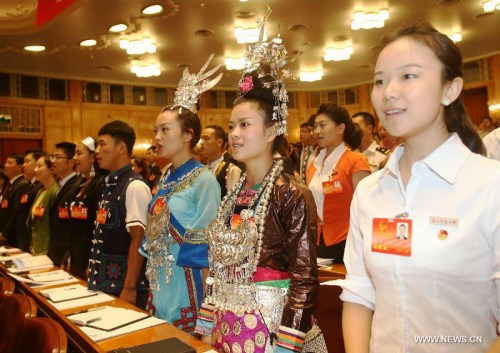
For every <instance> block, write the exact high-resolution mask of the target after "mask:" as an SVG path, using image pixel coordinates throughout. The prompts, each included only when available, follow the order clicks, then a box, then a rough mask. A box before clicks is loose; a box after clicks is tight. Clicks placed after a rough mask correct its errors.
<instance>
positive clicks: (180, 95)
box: [172, 54, 222, 113]
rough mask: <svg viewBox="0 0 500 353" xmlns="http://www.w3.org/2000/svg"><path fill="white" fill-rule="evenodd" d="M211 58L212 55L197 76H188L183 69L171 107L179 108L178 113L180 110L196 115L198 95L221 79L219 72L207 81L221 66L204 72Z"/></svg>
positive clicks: (186, 71) (187, 71) (187, 72)
mask: <svg viewBox="0 0 500 353" xmlns="http://www.w3.org/2000/svg"><path fill="white" fill-rule="evenodd" d="M213 57H214V54H212V55H210V56H209V57H208V59H207V61H206V62H205V64H204V65H203V66H202V68H201V69H200V71H199V72H198V73H197V74H190V73H189V70H188V69H187V67H186V68H185V69H184V71H183V73H182V78H181V80H180V81H179V87H177V89H176V90H175V98H174V105H173V106H172V107H174V106H179V113H181V111H182V108H184V109H188V110H190V111H192V112H193V113H196V112H197V109H196V103H197V102H198V98H199V97H200V95H201V94H202V93H203V92H206V91H208V90H209V89H210V88H212V87H214V86H215V85H216V84H217V83H218V82H219V81H220V79H221V78H222V72H221V73H219V75H217V77H215V78H214V79H212V80H209V78H210V76H212V75H213V74H214V73H215V72H216V71H217V70H219V69H220V67H221V65H222V64H220V65H217V66H216V67H214V68H213V69H211V70H210V71H208V72H205V70H206V69H207V68H208V65H209V64H210V62H211V61H212V58H213Z"/></svg>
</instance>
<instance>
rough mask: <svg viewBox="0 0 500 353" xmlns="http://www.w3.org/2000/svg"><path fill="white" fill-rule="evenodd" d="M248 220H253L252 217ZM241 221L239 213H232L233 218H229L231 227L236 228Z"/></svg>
mask: <svg viewBox="0 0 500 353" xmlns="http://www.w3.org/2000/svg"><path fill="white" fill-rule="evenodd" d="M248 220H249V221H250V222H255V219H254V218H253V217H251V218H249V219H248ZM242 222H243V218H241V216H240V215H239V214H236V213H235V214H233V218H232V219H231V229H236V228H238V226H239V225H240V224H241V223H242Z"/></svg>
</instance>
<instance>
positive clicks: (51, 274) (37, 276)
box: [26, 270, 74, 282]
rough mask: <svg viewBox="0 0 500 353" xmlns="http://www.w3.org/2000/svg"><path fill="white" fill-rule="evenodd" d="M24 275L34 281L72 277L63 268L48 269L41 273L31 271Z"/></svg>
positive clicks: (52, 280)
mask: <svg viewBox="0 0 500 353" xmlns="http://www.w3.org/2000/svg"><path fill="white" fill-rule="evenodd" d="M26 277H28V278H29V279H31V280H33V281H35V282H55V281H61V280H63V279H71V278H74V277H73V276H71V275H70V274H69V273H68V272H66V271H63V270H55V271H48V272H43V273H32V274H29V275H27V276H26Z"/></svg>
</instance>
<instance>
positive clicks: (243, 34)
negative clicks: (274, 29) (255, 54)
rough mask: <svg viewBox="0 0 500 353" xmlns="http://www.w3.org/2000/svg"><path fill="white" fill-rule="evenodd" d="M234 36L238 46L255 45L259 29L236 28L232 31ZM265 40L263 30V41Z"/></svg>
mask: <svg viewBox="0 0 500 353" xmlns="http://www.w3.org/2000/svg"><path fill="white" fill-rule="evenodd" d="M234 35H235V36H236V41H237V42H238V43H239V44H243V43H255V42H257V41H258V40H259V29H258V28H243V27H236V28H235V29H234ZM266 40H267V33H266V31H265V30H264V41H266Z"/></svg>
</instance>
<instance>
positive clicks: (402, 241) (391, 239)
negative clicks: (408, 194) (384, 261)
mask: <svg viewBox="0 0 500 353" xmlns="http://www.w3.org/2000/svg"><path fill="white" fill-rule="evenodd" d="M411 238H412V221H411V219H401V218H374V219H373V228H372V251H373V252H379V253H385V254H392V255H399V256H411Z"/></svg>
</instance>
